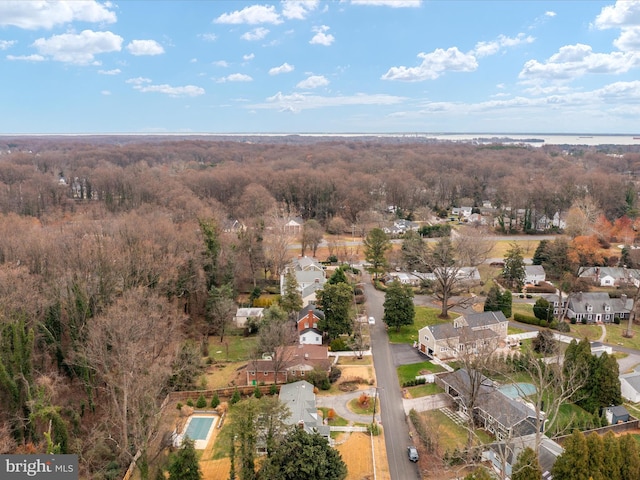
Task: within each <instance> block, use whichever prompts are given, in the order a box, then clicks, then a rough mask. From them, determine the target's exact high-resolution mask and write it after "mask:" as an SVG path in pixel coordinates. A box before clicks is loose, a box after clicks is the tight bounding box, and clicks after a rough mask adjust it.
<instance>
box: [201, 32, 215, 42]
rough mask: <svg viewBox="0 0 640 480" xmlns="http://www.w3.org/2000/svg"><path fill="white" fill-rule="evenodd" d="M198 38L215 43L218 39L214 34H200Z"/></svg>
mask: <svg viewBox="0 0 640 480" xmlns="http://www.w3.org/2000/svg"><path fill="white" fill-rule="evenodd" d="M198 37H200V38H201V39H202V40H205V41H207V42H215V41H216V40H217V39H218V36H217V35H216V34H215V33H201V34H200V35H198Z"/></svg>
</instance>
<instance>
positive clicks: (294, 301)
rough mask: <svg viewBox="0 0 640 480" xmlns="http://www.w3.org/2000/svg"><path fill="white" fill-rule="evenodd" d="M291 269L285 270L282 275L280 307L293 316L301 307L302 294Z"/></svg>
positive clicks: (290, 316)
mask: <svg viewBox="0 0 640 480" xmlns="http://www.w3.org/2000/svg"><path fill="white" fill-rule="evenodd" d="M299 287H300V286H299V285H298V281H297V280H296V275H295V273H294V272H293V270H291V269H289V270H287V273H286V274H285V276H284V294H283V295H282V296H281V297H280V301H279V303H280V307H282V309H283V310H284V311H285V312H287V315H289V318H293V317H294V316H295V315H297V314H298V312H299V311H300V310H301V309H302V295H301V294H300V290H299Z"/></svg>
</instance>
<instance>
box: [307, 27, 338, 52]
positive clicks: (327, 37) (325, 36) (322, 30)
mask: <svg viewBox="0 0 640 480" xmlns="http://www.w3.org/2000/svg"><path fill="white" fill-rule="evenodd" d="M312 30H313V31H314V32H316V34H315V35H314V36H313V38H312V39H311V40H309V43H310V44H311V45H324V46H325V47H328V46H329V45H331V44H332V43H333V42H334V40H335V37H334V36H333V35H331V34H330V33H326V32H327V31H328V30H329V27H327V26H326V25H322V26H320V27H313V29H312Z"/></svg>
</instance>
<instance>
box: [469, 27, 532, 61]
mask: <svg viewBox="0 0 640 480" xmlns="http://www.w3.org/2000/svg"><path fill="white" fill-rule="evenodd" d="M534 40H535V38H533V37H532V36H531V35H525V34H524V33H519V34H518V35H517V36H515V37H507V36H505V35H499V36H498V38H497V39H496V40H493V41H491V42H478V43H476V46H475V48H474V49H473V53H474V54H475V55H476V57H478V58H482V57H486V56H489V55H494V54H496V53H498V52H499V51H500V50H502V49H503V48H508V47H516V46H518V45H521V44H523V43H533V42H534Z"/></svg>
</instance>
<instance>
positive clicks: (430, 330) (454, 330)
mask: <svg viewBox="0 0 640 480" xmlns="http://www.w3.org/2000/svg"><path fill="white" fill-rule="evenodd" d="M508 324H509V322H508V321H507V319H506V318H505V316H504V314H503V313H502V312H482V313H473V314H469V315H465V316H463V317H458V318H455V319H454V320H453V322H451V323H442V324H439V325H428V326H426V327H423V328H421V329H420V330H419V331H418V348H419V349H420V351H421V352H423V353H425V354H427V355H429V356H431V357H435V358H438V359H440V360H450V359H454V358H456V357H458V355H459V354H460V353H461V352H471V353H481V352H483V351H484V352H487V351H493V350H495V349H496V348H497V347H498V346H499V345H500V343H501V342H506V338H507V326H508Z"/></svg>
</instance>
